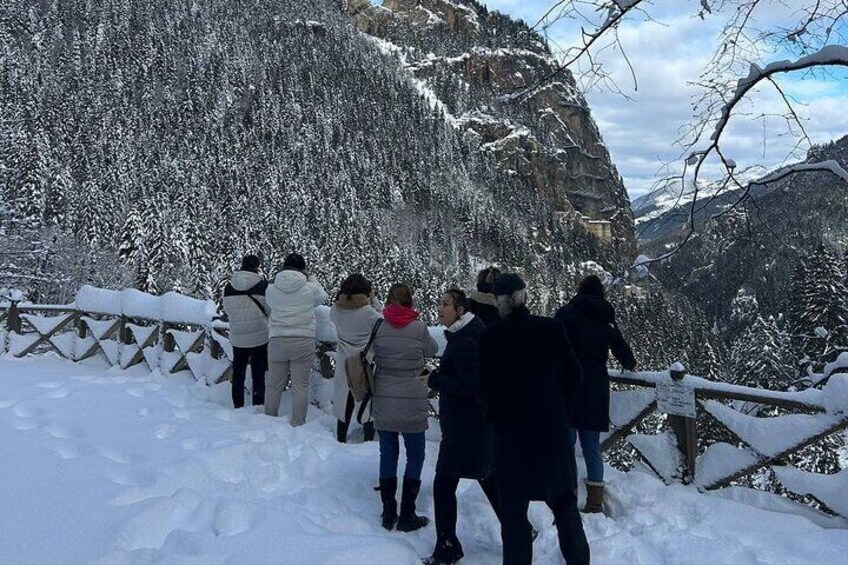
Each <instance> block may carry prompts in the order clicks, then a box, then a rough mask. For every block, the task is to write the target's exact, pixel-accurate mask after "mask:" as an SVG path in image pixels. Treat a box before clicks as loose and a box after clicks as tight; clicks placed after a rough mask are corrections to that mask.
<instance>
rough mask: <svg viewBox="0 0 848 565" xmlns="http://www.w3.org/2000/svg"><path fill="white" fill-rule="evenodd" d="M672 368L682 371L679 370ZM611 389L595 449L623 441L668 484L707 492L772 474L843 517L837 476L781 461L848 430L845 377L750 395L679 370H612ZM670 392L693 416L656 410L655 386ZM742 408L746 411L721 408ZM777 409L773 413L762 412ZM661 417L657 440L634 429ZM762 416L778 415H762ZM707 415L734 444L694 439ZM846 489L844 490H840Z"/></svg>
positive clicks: (747, 390)
mask: <svg viewBox="0 0 848 565" xmlns="http://www.w3.org/2000/svg"><path fill="white" fill-rule="evenodd" d="M678 369H682V368H680V367H678ZM611 380H612V382H613V383H614V386H615V389H616V390H613V392H612V394H611V408H610V416H611V418H610V419H611V421H612V427H611V430H610V433H608V434H606V435H605V436H604V438H603V439H602V449H603V450H605V451H606V450H610V449H612V448H613V447H614V446H616V445H620V444H621V442H627V443H629V444H630V445H631V446H632V447H633V448H635V450H636V451H637V452H638V454H639V456H640V458H641V460H642V462H644V463H645V464H646V465H647V466H648V467H650V468H651V469H652V470H653V471H654V472H655V473H656V474H657V475H658V476H659V477H660V478H662V479H663V480H664V481H666V482H667V483H671V482H675V481H678V482H683V483H686V484H694V485H695V486H697V487H698V488H699V489H702V490H711V489H717V488H723V487H726V486H730V485H731V484H733V483H734V481H738V480H740V479H743V478H745V477H746V476H749V475H751V474H753V473H756V472H758V471H760V470H761V469H764V468H766V467H770V468H771V469H772V470H774V472H775V474H776V475H777V477H778V479H779V480H780V481H781V483H783V485H784V487H786V488H787V489H788V490H789V491H792V492H795V493H797V494H799V495H804V496H811V497H813V498H815V499H817V500H818V501H819V502H821V503H822V504H824V505H825V506H827V507H828V508H829V509H830V510H832V511H834V512H836V513H840V514H842V515H843V516H845V517H846V518H848V512H846V510H848V508H844V504H843V503H842V502H841V500H839V499H838V498H837V497H834V496H833V493H834V492H839V490H840V489H838V488H833V487H835V486H836V485H837V484H838V483H839V481H842V483H844V482H845V478H844V477H840V475H821V474H816V473H806V472H804V471H801V470H799V469H796V468H794V467H792V466H790V465H789V464H788V462H787V459H788V458H789V457H790V456H791V455H793V454H796V453H798V452H799V451H801V450H803V449H805V448H807V447H809V446H811V445H814V444H817V443H819V442H821V441H822V440H823V439H825V438H827V437H828V436H831V435H832V434H837V433H840V432H842V431H844V430H846V429H848V375H845V376H841V377H839V379H838V380H831V382H830V383H829V384H828V385H827V386H826V387H825V388H822V389H817V388H810V389H807V390H804V391H800V392H782V391H771V390H764V389H754V388H748V387H743V386H736V385H730V384H727V383H723V382H716V381H710V380H707V379H703V378H700V377H696V376H692V375H686V374H685V371H683V370H671V369H670V370H668V371H665V372H653V373H650V372H644V373H635V374H634V373H615V372H611ZM658 385H659V386H661V387H664V386H674V387H676V388H677V389H679V390H682V391H684V393H689V394H691V398H692V401H693V406H692V407H691V408H693V409H694V410H695V414H696V415H695V417H694V418H692V417H687V416H684V415H681V414H677V413H674V412H675V411H676V410H672V411H670V412H662V411H661V410H660V408H661V407H660V406H658V397H660V398H661V396H662V395H658V393H657V392H656V388H657V387H658ZM727 401H732V402H733V403H736V404H737V405H738V404H743V403H744V404H745V407H746V408H747V409H748V410H747V412H748V413H746V411H741V410H738V409H736V408H734V407H732V406H730V405H728V404H727V403H726V402H727ZM769 408H777V409H779V410H769ZM657 413H660V414H661V415H662V416H664V418H665V420H666V425H665V427H664V429H663V430H662V431H661V432H660V433H658V434H643V433H638V432H637V431H636V430H637V429H638V427H639V424H640V423H642V422H643V421H645V420H646V419H647V418H649V417H651V416H652V415H655V414H657ZM762 413H771V414H774V413H778V414H779V415H777V416H771V417H761V416H759V414H762ZM707 414H708V415H709V416H710V417H711V418H712V419H713V421H714V422H717V424H718V426H720V427H722V428H723V429H724V430H723V431H725V432H727V433H726V434H725V435H728V436H729V437H731V438H733V440H732V441H733V442H732V443H728V442H714V443H711V444H708V442H707V441H705V439H706V438H702V437H699V433H698V431H699V425H703V424H704V422H705V417H706V415H707ZM844 486H845V485H843V488H844Z"/></svg>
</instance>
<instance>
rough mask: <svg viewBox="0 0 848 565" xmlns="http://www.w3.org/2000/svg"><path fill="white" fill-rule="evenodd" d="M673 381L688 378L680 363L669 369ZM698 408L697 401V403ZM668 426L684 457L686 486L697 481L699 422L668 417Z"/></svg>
mask: <svg viewBox="0 0 848 565" xmlns="http://www.w3.org/2000/svg"><path fill="white" fill-rule="evenodd" d="M669 375H670V376H671V380H672V381H675V382H679V381H682V380H683V377H685V376H686V370H685V369H684V368H683V366H682V365H680V364H679V363H675V364H674V365H672V366H671V368H669ZM695 405H696V406H697V400H696V402H695ZM668 425H669V427H670V428H671V430H672V431H673V432H674V437H675V439H676V440H677V448H678V449H679V450H680V453H681V454H682V455H683V467H684V468H683V482H684V483H686V484H689V483H691V482H692V481H694V480H695V460H696V459H697V458H698V421H697V420H696V419H695V418H687V417H685V416H678V415H676V414H669V415H668Z"/></svg>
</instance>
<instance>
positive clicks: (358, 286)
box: [336, 273, 373, 300]
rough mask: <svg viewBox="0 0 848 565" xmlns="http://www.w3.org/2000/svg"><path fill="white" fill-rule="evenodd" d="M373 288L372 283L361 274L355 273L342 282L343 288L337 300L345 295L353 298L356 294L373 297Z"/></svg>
mask: <svg viewBox="0 0 848 565" xmlns="http://www.w3.org/2000/svg"><path fill="white" fill-rule="evenodd" d="M372 288H373V287H372V286H371V281H369V280H368V279H366V278H365V277H364V276H363V275H361V274H359V273H354V274H352V275H350V276H348V277H347V278H346V279H345V280H344V281H343V282H342V286H341V288H340V289H339V293H338V294H337V295H336V299H337V300H338V298H339V297H340V296H341V295H343V294H344V295H346V296H353V295H354V294H364V295H365V296H371V290H372Z"/></svg>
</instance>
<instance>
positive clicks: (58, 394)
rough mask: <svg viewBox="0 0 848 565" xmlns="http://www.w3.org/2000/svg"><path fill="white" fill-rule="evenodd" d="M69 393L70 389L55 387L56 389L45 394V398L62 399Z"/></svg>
mask: <svg viewBox="0 0 848 565" xmlns="http://www.w3.org/2000/svg"><path fill="white" fill-rule="evenodd" d="M70 395H71V391H70V390H69V389H67V388H57V389H56V390H54V391H52V392H50V393H48V394H47V396H46V397H45V398H48V399H50V400H62V399H63V398H68V397H69V396H70Z"/></svg>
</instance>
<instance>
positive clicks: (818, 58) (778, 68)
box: [710, 45, 848, 143]
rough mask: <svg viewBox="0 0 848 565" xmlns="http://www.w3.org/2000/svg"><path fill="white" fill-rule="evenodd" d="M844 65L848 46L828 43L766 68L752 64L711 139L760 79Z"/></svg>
mask: <svg viewBox="0 0 848 565" xmlns="http://www.w3.org/2000/svg"><path fill="white" fill-rule="evenodd" d="M833 66H843V67H848V47H845V46H842V45H827V46H825V47H822V48H821V49H820V50H818V51H816V52H815V53H811V54H810V55H807V56H805V57H801V58H799V59H797V60H795V61H789V60H785V61H776V62H774V63H770V64H768V65H767V66H766V67H765V68H762V69H761V68H759V67H758V66H757V65H754V64H752V65H751V69H750V71H749V72H748V76H747V77H745V78H742V79H739V81H738V82H737V83H736V90H735V91H734V93H733V96H732V97H731V98H730V100H729V101H728V102H727V103H726V104H725V105H724V107H723V108H722V110H721V117H720V118H719V120H718V123H716V127H715V129H714V130H713V134H712V135H711V136H710V139H711V140H712V141H713V142H714V143H715V142H717V141H718V140H719V138H720V137H721V134H722V132H723V131H724V129H725V128H726V127H727V122H728V121H729V120H730V114H731V112H732V111H733V109H734V108H735V107H736V105H737V104H738V103H739V102H740V101H741V100H742V99H743V98H744V97H745V95H746V94H748V92H749V91H750V90H751V89H752V88H754V87H755V86H756V85H757V84H759V83H760V81H762V80H765V79H767V78H768V77H770V76H772V75H775V74H780V73H789V72H793V71H800V70H804V69H809V68H811V67H833Z"/></svg>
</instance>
